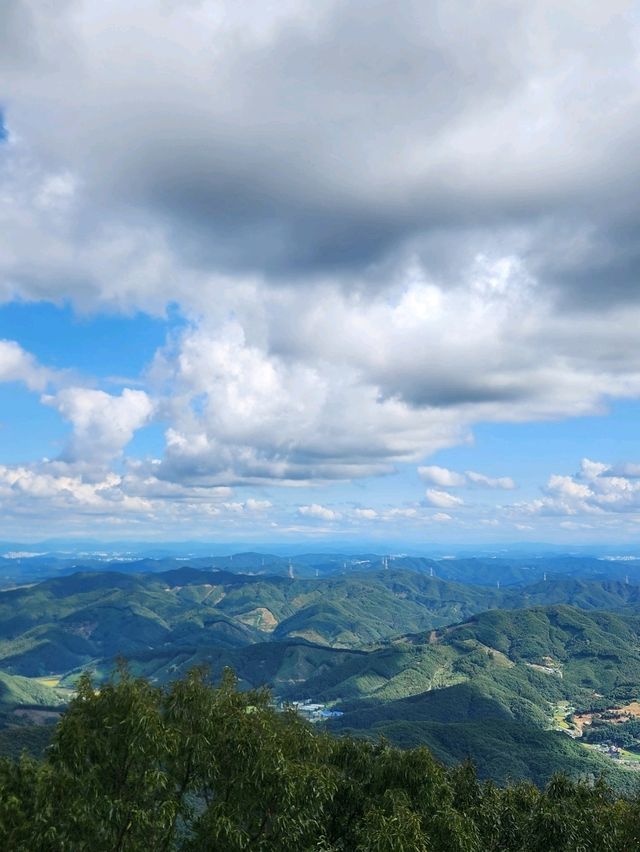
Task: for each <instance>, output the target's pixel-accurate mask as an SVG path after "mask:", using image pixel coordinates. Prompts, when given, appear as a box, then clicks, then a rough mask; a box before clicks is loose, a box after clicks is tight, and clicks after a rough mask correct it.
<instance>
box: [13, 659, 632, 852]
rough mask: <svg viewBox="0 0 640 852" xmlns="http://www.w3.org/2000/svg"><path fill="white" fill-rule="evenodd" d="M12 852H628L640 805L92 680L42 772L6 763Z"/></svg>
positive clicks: (218, 691) (193, 692) (192, 680)
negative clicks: (489, 774) (482, 779)
mask: <svg viewBox="0 0 640 852" xmlns="http://www.w3.org/2000/svg"><path fill="white" fill-rule="evenodd" d="M0 790H1V791H2V795H0V848H2V849H7V850H12V852H38V851H39V850H42V852H44V850H64V849H68V850H92V852H114V850H120V851H121V852H125V851H126V852H138V850H144V852H148V850H164V851H165V852H178V850H180V852H205V851H206V850H212V852H213V850H224V852H247V850H251V852H254V850H255V852H293V850H295V852H347V850H348V851H349V852H356V850H357V852H631V850H634V849H637V848H638V844H639V843H640V803H639V802H638V801H637V800H636V801H630V800H616V799H615V797H614V796H613V795H612V793H611V792H610V791H609V790H608V789H607V787H606V786H605V785H603V784H602V783H601V782H597V783H593V782H592V781H589V782H587V783H572V782H571V781H569V780H568V779H567V778H565V777H563V776H557V777H555V778H553V779H552V780H551V782H550V783H549V784H548V785H547V787H546V788H545V789H544V790H543V791H540V790H538V789H537V788H536V787H534V786H533V785H531V784H528V783H520V784H517V785H509V786H507V787H506V788H504V789H500V788H498V787H496V786H494V785H493V784H482V783H479V782H478V780H477V778H476V775H475V772H474V770H473V767H472V766H471V765H469V764H463V765H460V766H457V767H454V768H451V769H445V768H443V767H442V766H441V765H440V764H439V763H438V762H437V761H435V760H434V758H433V757H432V755H431V754H430V753H429V751H428V750H426V749H424V748H419V749H410V750H406V751H400V750H397V749H395V748H393V747H391V746H389V745H387V744H385V743H378V744H370V743H367V742H365V741H362V740H353V739H350V738H333V737H331V736H329V735H327V734H318V733H316V732H314V731H313V730H312V729H311V728H310V726H308V725H307V723H305V722H302V721H301V720H300V719H299V718H298V717H297V716H295V715H292V714H291V713H279V712H276V711H275V710H274V709H272V707H271V706H270V704H269V698H268V695H267V694H266V693H264V692H244V693H241V692H238V691H237V689H236V688H235V683H234V678H233V676H232V674H231V673H230V672H229V671H227V672H226V673H225V676H224V678H223V681H222V683H221V684H220V686H218V687H211V686H209V685H207V683H206V682H205V681H204V680H203V679H202V677H201V676H200V675H199V674H198V673H197V672H193V673H191V674H190V675H189V676H187V677H186V678H185V679H184V680H181V681H176V682H174V683H173V684H172V686H171V687H170V688H169V689H168V690H167V691H162V690H160V689H158V688H155V687H152V686H151V685H150V684H149V683H148V682H147V681H144V680H141V679H134V678H132V677H131V676H130V675H129V674H128V673H127V672H126V670H121V671H120V672H119V674H118V676H117V677H115V678H112V679H111V680H110V681H109V682H108V683H106V684H102V686H101V688H100V690H96V689H95V687H94V686H93V684H92V683H91V681H90V680H89V679H88V678H86V677H85V678H83V679H82V680H81V682H80V684H79V694H78V697H77V698H76V699H75V700H74V701H73V702H72V703H71V705H70V707H69V709H68V710H67V712H66V713H65V714H64V716H63V718H62V720H61V721H60V723H59V724H58V726H57V730H56V732H55V736H54V741H53V744H52V746H51V748H50V749H49V750H48V752H47V756H46V758H45V759H44V761H43V762H38V761H33V760H30V759H27V758H23V759H22V760H21V761H20V762H14V761H11V760H7V759H4V760H0Z"/></svg>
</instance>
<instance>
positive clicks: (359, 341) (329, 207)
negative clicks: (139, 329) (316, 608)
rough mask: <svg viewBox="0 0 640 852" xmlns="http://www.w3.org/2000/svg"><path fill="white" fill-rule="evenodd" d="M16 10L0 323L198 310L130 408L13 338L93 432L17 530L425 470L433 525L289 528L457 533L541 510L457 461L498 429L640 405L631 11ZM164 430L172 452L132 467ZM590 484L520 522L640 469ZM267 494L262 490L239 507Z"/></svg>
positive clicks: (298, 1)
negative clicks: (484, 429) (484, 507)
mask: <svg viewBox="0 0 640 852" xmlns="http://www.w3.org/2000/svg"><path fill="white" fill-rule="evenodd" d="M2 16H3V22H2V23H3V26H2V27H0V32H1V35H0V74H1V75H2V80H3V91H4V92H6V95H5V96H4V97H5V100H4V102H3V104H2V117H3V126H6V128H7V134H6V138H5V137H4V135H3V136H2V138H0V302H4V303H10V302H12V301H16V300H19V301H22V302H27V303H29V302H34V303H35V302H39V301H48V302H52V303H54V304H58V305H61V304H65V303H70V304H71V305H72V306H73V308H74V309H75V310H76V311H77V312H79V313H85V314H86V313H87V312H88V313H91V312H96V313H101V312H120V313H123V314H125V315H135V314H136V313H137V312H139V311H142V312H147V313H151V314H154V315H155V316H163V315H166V312H167V311H168V310H169V308H171V310H172V311H175V312H177V314H178V315H179V317H180V322H179V323H177V324H175V326H172V327H170V328H169V331H168V335H167V341H166V344H165V345H164V346H163V347H162V348H161V349H159V350H158V351H157V352H156V354H155V357H154V358H153V359H151V360H150V362H149V364H148V365H147V368H146V369H145V370H144V372H143V373H142V374H141V375H136V376H134V377H132V379H133V381H129V382H126V383H121V386H120V387H118V388H115V389H114V388H113V387H106V386H100V387H99V386H98V385H99V383H98V382H97V381H96V380H95V379H93V378H92V377H90V376H89V377H85V378H84V379H82V378H79V377H78V376H77V375H74V376H73V377H72V376H71V375H70V374H62V373H60V371H59V370H55V369H51V368H49V367H48V366H47V365H46V364H45V365H43V364H40V363H39V362H38V360H37V359H36V358H35V357H34V356H33V355H31V354H30V353H29V352H27V351H26V350H25V348H23V347H22V346H21V344H20V336H19V334H18V333H16V339H15V340H13V339H9V340H4V341H0V381H2V382H20V383H22V384H23V385H24V386H26V387H27V388H28V389H29V390H30V391H32V392H33V393H35V394H38V395H39V397H40V398H41V400H42V402H43V404H46V405H48V406H50V407H52V408H53V409H54V410H55V411H57V412H58V413H59V415H60V417H62V418H63V419H64V420H65V421H66V422H67V423H68V424H69V434H68V438H67V442H66V444H65V446H64V447H63V448H62V449H61V451H60V454H59V457H58V458H55V459H54V460H52V461H51V462H43V461H42V460H41V459H34V460H33V464H32V465H27V466H26V467H23V466H14V467H12V466H11V465H8V466H6V468H5V474H3V475H4V476H5V480H4V481H5V486H4V487H5V491H4V492H3V494H4V496H3V501H5V502H4V503H3V507H9V506H11V505H14V504H12V503H11V501H12V500H15V501H17V502H16V503H15V505H16V506H18V507H19V511H26V506H27V504H26V502H25V501H26V499H27V498H26V496H25V495H27V494H31V495H32V496H33V499H38V500H39V499H40V497H39V496H38V495H45V494H47V495H49V496H50V498H51V500H63V502H64V500H67V499H70V500H71V499H72V498H71V497H69V495H75V497H74V498H73V500H76V498H77V499H80V500H81V501H84V502H83V505H87V506H94V507H96V506H98V507H101V509H105V511H106V510H107V509H108V508H109V506H110V504H111V503H118V504H119V506H120V508H122V507H123V506H124V505H125V503H126V500H127V499H130V500H132V501H134V502H133V503H131V510H132V512H133V511H138V509H137V508H136V507H138V508H140V507H142V508H141V510H140V511H141V512H143V513H144V511H148V512H150V513H151V515H153V513H157V512H160V515H153V517H154V518H157V517H160V516H161V515H162V512H164V511H165V509H161V508H160V507H161V506H168V505H169V504H170V503H171V504H172V505H173V507H174V510H175V511H176V512H177V513H178V515H177V516H180V517H181V515H180V513H182V512H186V511H187V510H186V509H184V507H185V506H186V505H192V506H195V507H200V508H198V509H197V510H196V509H194V510H193V511H195V512H196V513H197V512H202V513H204V515H206V517H219V516H220V513H222V514H223V515H225V517H226V515H235V516H237V517H241V516H246V515H247V513H252V512H253V513H255V512H256V511H257V508H256V507H257V506H258V505H259V504H265V505H263V506H262V509H260V512H262V515H261V517H262V516H266V515H268V514H269V512H272V511H273V510H274V507H273V506H267V505H266V504H267V503H272V502H273V498H272V496H271V495H269V496H268V497H265V496H264V494H261V493H259V489H261V488H266V487H269V486H271V485H288V486H291V487H294V486H295V487H296V488H304V487H308V488H319V487H322V486H324V485H326V484H327V483H343V482H352V481H355V480H368V479H370V478H371V477H374V476H385V477H387V476H390V475H392V474H393V473H394V471H396V470H397V469H398V467H399V466H400V467H401V466H403V465H412V466H413V465H418V466H419V475H420V477H421V478H422V480H423V482H424V483H425V486H426V494H425V492H424V490H423V491H422V492H420V495H419V496H416V498H415V501H409V503H410V504H409V505H404V504H403V505H396V506H394V505H391V504H389V503H387V504H385V505H383V504H382V503H381V505H377V504H376V505H369V501H365V502H364V503H360V502H359V500H357V499H355V498H354V499H352V500H351V505H340V506H333V505H329V503H330V501H328V500H326V499H325V496H324V494H323V496H321V497H320V496H318V497H314V496H313V495H311V494H309V495H307V496H305V498H304V500H300V501H299V502H297V503H296V507H295V508H292V510H291V512H290V513H289V514H290V515H291V516H292V517H293V518H295V519H296V521H297V522H301V521H302V522H306V521H309V522H318V523H320V522H323V523H324V522H326V523H329V524H335V523H336V522H341V523H343V524H345V525H348V524H350V523H356V522H357V523H363V524H364V523H367V522H382V521H384V520H385V519H391V518H393V517H395V518H396V519H401V521H402V523H405V522H406V523H418V522H429V523H430V522H432V521H433V520H434V519H435V521H436V522H438V521H440V522H446V523H447V524H448V523H449V522H450V521H451V520H453V521H454V522H455V521H456V519H458V518H459V517H468V516H470V515H465V514H464V513H465V512H468V513H470V512H471V511H473V508H472V507H473V505H475V504H476V502H477V501H476V497H469V496H468V495H467V490H468V493H469V494H472V492H473V494H476V492H477V493H478V494H481V493H484V492H486V491H489V492H491V491H495V492H496V493H500V492H508V491H510V490H512V489H513V488H514V486H515V483H514V481H513V479H512V478H511V476H510V475H509V471H505V473H504V474H501V475H499V476H489V475H487V474H485V473H479V472H477V471H474V470H464V471H453V470H449V469H447V468H443V467H440V466H434V465H432V464H429V463H428V460H429V456H431V455H432V454H434V453H435V452H437V451H439V450H442V449H445V448H447V447H452V446H454V445H456V444H459V443H464V442H469V441H470V440H472V435H473V428H474V425H475V424H476V423H478V422H484V423H497V422H503V423H504V422H508V423H521V422H527V421H533V420H552V419H559V418H568V417H574V416H580V415H585V414H598V413H605V412H606V411H607V406H608V405H609V403H610V401H611V400H615V399H637V398H638V397H639V396H640V346H639V345H638V341H637V328H638V327H639V325H640V301H639V299H638V294H639V293H640V288H639V287H638V280H637V278H638V272H637V270H638V268H640V264H639V262H640V256H639V254H638V245H640V242H639V240H638V224H637V223H638V221H640V216H639V214H640V211H639V210H638V204H639V202H638V199H639V198H640V192H639V191H638V190H639V189H640V187H639V186H638V175H640V126H639V125H638V122H637V115H638V108H639V107H640V103H639V99H640V94H639V90H638V87H637V72H638V66H639V54H638V45H639V44H640V38H639V35H640V27H639V21H638V16H637V13H636V11H635V10H634V9H633V7H632V6H630V5H629V4H628V3H626V2H622V0H620V2H613V5H612V4H611V3H609V4H607V5H606V6H605V5H603V4H601V3H596V2H587V3H585V2H580V0H570V2H567V3H564V4H562V6H561V7H560V6H558V4H557V3H551V2H547V0H540V2H537V3H535V4H519V5H518V4H512V3H506V2H503V0H491V2H485V3H482V4H479V3H471V4H465V5H464V8H463V7H462V6H459V5H457V4H452V3H450V2H444V0H443V2H439V0H438V2H433V3H429V4H424V3H418V2H414V0H401V2H394V3H391V2H388V1H387V0H383V2H379V3H376V4H375V6H372V5H371V4H367V3H364V2H360V0H356V2H351V3H349V4H344V3H337V2H331V0H322V2H313V3H311V2H307V0H285V2H282V3H279V4H277V5H265V4H264V3H258V2H257V0H256V2H253V0H252V2H248V3H243V4H237V3H231V2H227V0H223V1H222V2H219V3H215V4H214V3H209V2H200V0H198V1H197V2H185V3H175V2H169V0H143V2H141V3H138V4H136V5H135V8H133V9H132V8H131V4H130V3H124V2H123V0H115V2H112V3H109V4H104V3H99V2H97V0H73V2H72V0H63V2H60V3H58V4H56V5H55V8H54V6H53V5H50V4H49V5H47V4H34V3H31V2H27V0H11V2H9V4H8V5H7V6H6V9H3V12H2ZM470 45H472V46H473V47H472V49H470ZM77 366H78V367H81V365H77ZM150 425H151V426H152V428H155V429H157V430H159V431H160V432H161V434H162V449H161V450H160V451H158V452H155V453H153V454H152V453H139V452H138V453H135V452H132V451H131V449H130V448H131V446H133V445H132V443H131V442H132V441H134V444H135V439H136V436H137V435H140V434H141V433H144V430H145V429H147V428H148V427H149V426H150ZM630 469H631V468H629V470H630ZM581 477H582V478H575V477H568V478H567V477H566V475H565V474H562V475H557V476H555V477H552V478H551V479H550V480H549V482H548V484H547V486H546V490H545V493H544V494H543V495H541V496H540V498H539V500H538V501H537V502H536V501H533V502H529V503H527V504H526V506H525V504H524V503H523V504H522V505H521V506H520V508H517V509H516V508H512V509H510V510H509V511H512V512H514V513H515V515H514V517H515V516H516V515H518V513H522V514H523V515H524V516H526V515H527V514H528V515H532V516H536V517H546V516H550V515H551V514H552V513H553V512H557V513H560V514H562V513H563V512H564V510H565V509H573V510H575V511H574V512H573V513H574V514H575V513H578V514H580V513H585V514H590V515H594V516H595V515H597V514H601V513H607V512H610V511H614V509H613V508H612V507H617V508H619V507H622V506H625V507H627V508H626V509H625V511H627V509H628V511H631V507H633V506H635V503H634V502H633V500H634V499H635V498H633V499H632V498H631V497H629V494H631V493H635V492H634V489H633V487H632V485H628V486H624V487H623V486H622V485H621V484H618V485H616V484H615V482H617V481H618V480H619V482H623V481H624V482H629V483H632V482H633V481H634V480H632V478H631V477H630V476H629V475H625V474H622V473H620V474H616V475H614V474H613V473H611V474H609V473H606V474H605V473H604V472H599V473H598V474H597V475H596V476H595V478H594V479H592V480H588V479H587V478H586V474H585V473H584V470H583V472H582V473H581ZM239 488H248V489H258V491H256V492H255V494H253V492H252V496H241V497H238V496H237V495H236V496H233V497H232V496H231V495H230V494H228V493H227V495H226V497H223V496H220V494H221V492H220V493H219V492H218V491H216V489H223V490H224V489H239ZM83 489H85V490H83ZM86 489H88V490H86ZM423 489H424V486H423ZM456 489H460V490H463V489H464V490H465V493H464V495H463V496H460V494H459V492H458V493H452V491H455V490H456ZM585 489H586V490H585ZM616 489H619V492H620V493H618V492H617V491H616ZM60 495H62V496H60ZM78 495H84V496H82V497H78ZM160 495H164V496H160ZM503 496H504V495H503ZM209 498H210V499H209ZM482 499H484V498H482ZM73 500H72V504H73V505H74V506H77V505H78V503H77V501H76V502H73ZM163 500H164V501H165V502H162V501H163ZM136 501H142V502H136ZM145 501H146V502H145ZM153 501H160V503H154V502H153ZM252 501H253V502H252ZM347 502H348V501H347ZM223 503H226V506H225V505H223ZM325 504H327V505H325ZM38 505H40V504H38ZM70 505H71V504H70ZM205 505H206V506H207V507H208V508H207V509H206V510H205V509H203V508H202V507H204V506H205ZM514 505H515V504H514ZM231 506H236V509H232V508H229V507H231ZM428 506H431V507H434V508H438V509H444V510H446V511H444V512H439V513H436V514H433V512H432V510H431V509H428V508H427V507H428ZM237 507H241V510H240V509H237ZM617 508H616V511H617ZM69 511H71V510H69ZM167 511H168V510H167ZM172 511H173V510H172ZM505 511H506V510H505ZM393 512H397V513H398V514H396V515H395V516H394V515H393V514H392V513H393ZM225 513H226V514H225ZM456 513H458V514H456ZM460 513H462V514H460ZM566 514H572V512H570V511H567V512H566ZM477 517H478V522H480V520H484V521H491V520H495V518H493V519H492V518H486V517H481V516H480V515H478V516H477ZM289 521H290V522H292V521H291V518H289ZM520 521H522V518H521V519H520V520H518V521H517V522H518V523H520ZM273 522H274V523H282V522H283V519H282V518H276V519H275V520H274V521H273Z"/></svg>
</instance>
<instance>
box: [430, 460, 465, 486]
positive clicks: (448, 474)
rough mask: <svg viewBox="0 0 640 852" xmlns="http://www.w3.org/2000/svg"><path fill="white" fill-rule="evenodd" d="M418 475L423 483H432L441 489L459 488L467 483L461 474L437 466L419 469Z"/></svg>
mask: <svg viewBox="0 0 640 852" xmlns="http://www.w3.org/2000/svg"><path fill="white" fill-rule="evenodd" d="M418 475H419V476H420V478H421V479H422V481H423V482H432V483H433V484H434V485H440V486H441V487H443V488H460V487H462V486H463V485H466V482H467V480H466V478H465V476H464V475H463V474H461V473H456V472H455V471H453V470H448V469H447V468H446V467H438V466H437V465H427V466H421V467H419V468H418Z"/></svg>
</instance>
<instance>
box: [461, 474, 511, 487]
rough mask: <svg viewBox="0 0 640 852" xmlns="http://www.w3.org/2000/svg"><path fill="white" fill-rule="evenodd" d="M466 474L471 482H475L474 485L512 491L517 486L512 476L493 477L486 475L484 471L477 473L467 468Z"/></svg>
mask: <svg viewBox="0 0 640 852" xmlns="http://www.w3.org/2000/svg"><path fill="white" fill-rule="evenodd" d="M465 475H466V477H467V479H468V480H469V481H470V482H473V483H474V485H479V486H481V487H483V488H500V489H503V490H505V491H510V490H511V489H513V488H515V487H516V484H515V482H514V481H513V479H511V477H510V476H498V477H491V476H485V474H484V473H476V472H475V471H473V470H467V471H466V472H465Z"/></svg>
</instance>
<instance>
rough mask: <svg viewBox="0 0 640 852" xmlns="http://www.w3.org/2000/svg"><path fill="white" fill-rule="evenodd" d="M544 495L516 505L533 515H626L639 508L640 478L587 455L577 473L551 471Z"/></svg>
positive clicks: (637, 510) (639, 509) (635, 511)
mask: <svg viewBox="0 0 640 852" xmlns="http://www.w3.org/2000/svg"><path fill="white" fill-rule="evenodd" d="M543 490H544V496H543V497H541V498H538V499H536V500H533V501H531V502H529V503H525V504H518V505H517V506H516V508H517V509H518V510H520V511H524V512H527V513H530V514H534V515H549V516H562V515H571V516H576V515H590V516H604V515H617V514H621V515H627V514H632V513H638V512H640V481H639V480H638V479H637V478H635V477H628V476H621V475H617V474H616V473H615V472H614V470H613V469H612V467H611V466H610V465H607V464H603V463H600V462H594V461H592V460H590V459H584V460H583V461H582V464H581V468H580V471H579V472H578V473H576V474H575V475H574V476H566V475H561V474H552V475H551V476H550V477H549V479H548V481H547V484H546V486H545V488H544V489H543Z"/></svg>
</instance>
